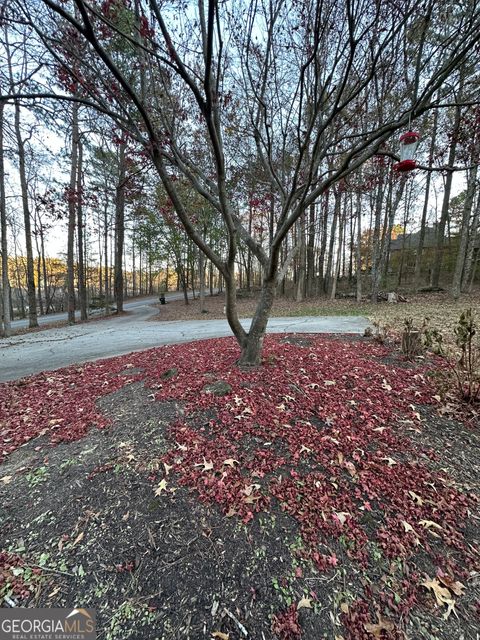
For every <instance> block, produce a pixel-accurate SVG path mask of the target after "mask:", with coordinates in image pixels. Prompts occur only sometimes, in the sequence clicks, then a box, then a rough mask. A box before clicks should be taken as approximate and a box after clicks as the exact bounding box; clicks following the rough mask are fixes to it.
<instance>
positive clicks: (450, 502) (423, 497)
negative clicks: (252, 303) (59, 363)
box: [0, 336, 479, 640]
mask: <svg viewBox="0 0 480 640" xmlns="http://www.w3.org/2000/svg"><path fill="white" fill-rule="evenodd" d="M238 355H239V352H238V348H237V345H236V344H235V342H234V341H233V339H222V340H215V341H204V342H194V343H191V344H183V345H176V346H170V347H165V348H162V349H153V350H149V351H145V352H141V353H135V354H130V355H129V356H123V357H120V358H113V359H110V360H105V361H101V362H97V363H90V364H86V365H82V366H81V367H70V368H68V369H64V370H60V371H56V372H52V373H48V374H42V375H38V376H33V377H31V378H29V379H25V380H24V381H20V382H12V383H7V384H5V385H1V386H0V409H1V413H2V420H1V423H0V438H1V442H2V445H3V447H2V449H3V455H7V454H8V453H9V452H11V451H13V450H14V449H15V448H18V447H19V446H21V445H22V444H23V443H24V442H26V441H28V440H29V439H31V438H35V437H38V436H43V437H44V438H48V439H49V440H50V442H52V443H57V442H60V441H62V440H72V439H77V438H81V437H82V436H83V435H84V434H85V433H86V432H87V431H88V429H90V428H92V427H98V428H102V427H105V426H106V420H105V418H104V417H103V416H102V415H101V414H100V413H99V412H98V410H97V408H96V405H95V401H96V399H97V398H99V397H100V396H102V395H105V394H108V393H111V392H112V391H113V390H115V389H118V388H120V387H121V386H123V385H125V384H129V383H131V382H133V381H137V380H143V381H144V382H145V385H146V386H148V387H149V388H150V389H151V391H152V393H153V394H154V395H155V398H156V399H157V400H159V401H166V400H175V401H176V402H178V403H180V404H181V406H182V407H183V414H182V418H181V419H179V420H178V421H177V422H175V423H174V424H172V425H171V426H170V429H169V433H168V437H169V441H170V442H171V449H170V450H169V451H168V452H167V453H166V454H165V456H164V457H163V459H162V460H161V462H162V463H163V465H162V467H161V468H162V469H163V471H162V472H158V473H157V474H155V475H153V476H152V477H151V480H152V482H153V483H154V487H153V489H154V491H155V493H156V495H158V496H162V495H165V496H166V495H168V492H169V491H170V490H171V489H172V488H174V487H175V486H178V485H181V486H184V487H187V488H189V489H190V490H191V492H192V495H194V496H195V497H196V498H198V499H199V500H201V501H203V502H205V503H209V504H215V505H217V506H218V509H220V510H221V512H222V513H223V514H224V516H225V517H226V518H235V519H238V520H239V521H241V522H242V523H243V524H244V525H245V526H248V525H249V523H250V522H251V521H253V520H254V519H255V517H256V516H257V515H258V514H261V513H264V512H267V513H268V512H269V511H270V510H273V509H278V508H280V509H281V510H283V511H284V512H285V513H287V514H288V515H289V516H290V517H291V518H293V519H294V520H295V521H296V522H297V524H298V530H299V532H300V537H301V542H302V543H301V545H299V546H298V548H297V549H295V550H294V553H295V554H296V557H297V561H298V566H299V571H301V568H300V567H301V566H313V567H315V569H316V571H319V572H321V573H323V574H325V575H329V574H332V575H333V573H334V572H338V571H344V572H345V571H346V572H349V575H350V576H351V579H352V580H354V581H355V593H356V596H355V597H354V598H350V599H349V598H348V597H345V598H344V599H343V601H342V602H341V603H340V609H339V612H338V620H337V621H336V622H338V621H341V623H342V624H343V627H344V632H343V633H344V634H345V635H344V636H342V635H340V633H338V634H337V636H336V638H349V639H351V640H353V639H354V638H355V640H362V639H365V640H371V638H391V639H396V638H403V637H404V634H403V630H404V629H405V628H406V624H407V621H408V619H409V616H410V615H411V613H412V611H413V610H414V609H415V608H418V607H424V608H425V607H426V608H427V609H428V608H430V609H434V608H435V607H438V611H439V612H440V611H441V612H442V613H443V614H444V615H445V617H446V618H448V616H450V614H451V613H452V611H455V606H456V604H457V602H458V599H459V598H461V596H462V594H463V591H464V588H465V587H464V584H463V583H462V580H464V581H465V580H466V579H467V578H468V576H469V575H471V573H472V572H473V571H475V570H477V571H478V568H479V567H478V555H477V552H476V549H475V548H474V546H473V545H471V544H470V542H469V541H468V539H467V537H466V530H467V524H468V521H469V517H470V512H471V510H473V509H474V508H475V507H476V501H475V498H474V496H473V495H471V494H470V493H468V492H467V491H465V490H463V489H462V488H461V487H459V486H457V485H456V484H455V483H454V482H453V481H452V480H451V479H450V478H449V477H448V475H447V474H446V473H445V472H444V471H442V470H436V471H434V470H432V465H431V464H430V462H432V461H434V460H435V457H436V455H435V452H433V451H431V450H429V449H427V448H426V449H425V450H424V451H419V450H418V446H414V445H413V444H412V440H411V439H410V438H409V437H408V433H409V430H410V429H411V430H414V431H416V432H418V431H419V430H421V428H422V413H421V410H420V408H421V407H425V406H426V405H432V404H436V403H438V402H439V398H438V396H436V395H435V389H434V387H433V384H432V379H431V376H430V375H429V374H430V372H431V369H433V368H434V366H435V363H434V362H432V363H430V364H428V363H423V364H422V365H417V364H409V365H408V366H405V363H402V362H401V361H400V360H398V361H396V360H395V359H394V358H391V357H390V356H391V354H390V353H389V351H388V349H387V348H386V347H385V346H384V345H379V344H376V343H374V342H371V341H365V340H343V339H332V338H330V337H328V336H314V337H312V336H308V339H304V340H300V341H295V340H288V341H287V340H285V339H283V338H282V337H280V336H272V337H268V338H267V339H266V341H265V348H264V362H263V365H262V366H261V367H259V368H258V369H254V370H252V371H247V372H245V371H242V370H240V369H239V368H238V367H237V366H236V364H235V362H236V360H237V358H238ZM172 367H173V368H172ZM216 383H220V384H216ZM215 389H221V390H222V391H221V392H220V393H215V392H214V390H215ZM365 576H378V578H379V580H378V582H374V581H373V580H372V579H371V578H370V579H368V578H365ZM311 598H312V599H313V600H315V592H314V591H312V593H311ZM303 606H304V607H307V608H308V607H309V606H310V603H309V601H308V599H307V604H304V605H303ZM272 633H274V634H275V636H277V637H279V638H295V637H301V633H302V631H301V625H300V624H299V619H298V610H297V608H296V607H295V606H292V607H290V608H288V609H286V610H283V611H278V613H277V614H276V615H275V616H274V617H273V619H272Z"/></svg>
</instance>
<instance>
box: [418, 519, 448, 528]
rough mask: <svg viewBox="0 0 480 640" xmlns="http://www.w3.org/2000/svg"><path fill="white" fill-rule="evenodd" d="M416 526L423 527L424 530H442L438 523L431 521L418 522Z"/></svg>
mask: <svg viewBox="0 0 480 640" xmlns="http://www.w3.org/2000/svg"><path fill="white" fill-rule="evenodd" d="M418 524H421V525H422V527H425V528H426V529H430V528H431V527H434V528H435V529H442V528H443V527H442V526H441V525H439V524H438V522H433V520H419V521H418Z"/></svg>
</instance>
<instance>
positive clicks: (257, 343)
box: [232, 279, 275, 367]
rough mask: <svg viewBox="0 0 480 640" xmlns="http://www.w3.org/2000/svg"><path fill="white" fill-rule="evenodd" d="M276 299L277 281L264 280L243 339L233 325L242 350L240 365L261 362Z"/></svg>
mask: <svg viewBox="0 0 480 640" xmlns="http://www.w3.org/2000/svg"><path fill="white" fill-rule="evenodd" d="M274 299H275V281H274V280H273V279H272V280H264V281H263V284H262V289H261V292H260V298H259V300H258V303H257V308H256V310H255V315H254V316H253V319H252V323H251V325H250V329H249V331H248V333H247V334H246V335H244V336H242V337H241V340H239V336H238V335H237V333H236V332H235V331H234V329H233V327H232V330H233V331H234V333H235V336H236V337H237V340H238V341H239V343H240V346H241V350H242V352H241V355H240V358H239V360H238V364H239V366H241V367H256V366H258V365H259V364H260V362H261V358H262V348H263V339H264V337H265V331H266V329H267V323H268V318H269V317H270V312H271V310H272V306H273V301H274Z"/></svg>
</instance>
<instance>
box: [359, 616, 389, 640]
mask: <svg viewBox="0 0 480 640" xmlns="http://www.w3.org/2000/svg"><path fill="white" fill-rule="evenodd" d="M363 626H364V629H365V631H367V632H368V633H371V634H372V636H374V637H375V638H378V640H381V637H382V631H387V632H388V631H393V630H394V629H395V625H394V624H393V622H391V621H390V620H387V619H386V618H382V616H381V615H380V614H378V623H377V624H370V623H365V624H364V625H363Z"/></svg>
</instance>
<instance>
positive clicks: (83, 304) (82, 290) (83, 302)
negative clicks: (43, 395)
mask: <svg viewBox="0 0 480 640" xmlns="http://www.w3.org/2000/svg"><path fill="white" fill-rule="evenodd" d="M82 165H83V145H82V142H81V140H80V139H79V141H78V163H77V184H76V190H75V191H76V196H77V197H76V201H77V244H78V302H79V306H80V319H81V320H82V322H86V321H87V320H88V313H87V287H86V282H85V256H84V247H83V188H82V168H83V166H82Z"/></svg>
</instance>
